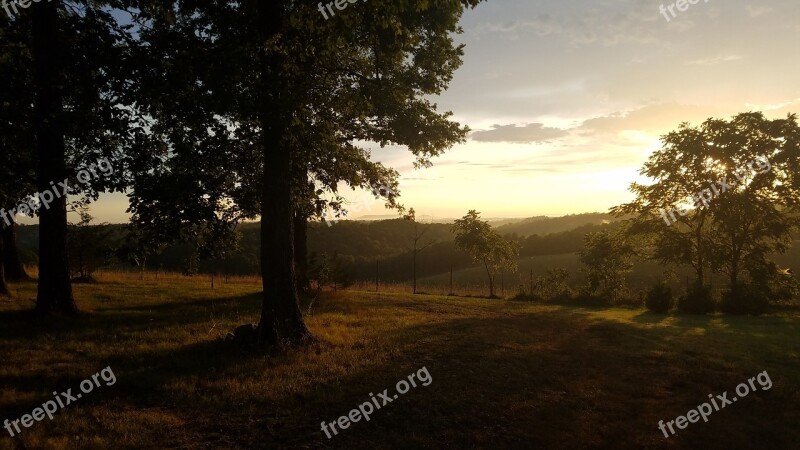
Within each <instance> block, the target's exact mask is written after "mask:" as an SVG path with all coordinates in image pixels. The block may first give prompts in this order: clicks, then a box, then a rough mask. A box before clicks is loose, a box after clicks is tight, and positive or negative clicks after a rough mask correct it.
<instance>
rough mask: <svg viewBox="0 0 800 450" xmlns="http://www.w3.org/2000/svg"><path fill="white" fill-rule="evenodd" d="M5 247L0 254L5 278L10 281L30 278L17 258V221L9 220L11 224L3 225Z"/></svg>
mask: <svg viewBox="0 0 800 450" xmlns="http://www.w3.org/2000/svg"><path fill="white" fill-rule="evenodd" d="M1 233H2V238H3V242H4V244H5V247H4V249H3V251H2V252H0V254H2V255H3V256H2V258H3V264H4V265H5V269H6V278H7V279H8V280H11V281H28V280H30V279H31V277H30V276H28V274H27V273H25V268H24V267H22V261H20V259H19V252H18V251H17V223H16V222H13V221H12V222H11V225H9V226H7V227H5V228H3V229H2V231H1Z"/></svg>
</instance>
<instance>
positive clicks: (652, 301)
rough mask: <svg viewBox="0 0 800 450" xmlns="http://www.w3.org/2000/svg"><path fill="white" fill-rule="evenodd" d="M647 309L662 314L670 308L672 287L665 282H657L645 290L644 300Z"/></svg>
mask: <svg viewBox="0 0 800 450" xmlns="http://www.w3.org/2000/svg"><path fill="white" fill-rule="evenodd" d="M644 304H645V306H647V309H649V310H650V311H653V312H657V313H661V314H664V313H666V312H668V311H669V310H670V309H672V289H670V288H669V286H667V285H666V284H663V283H662V284H657V285H655V286H653V287H651V288H650V289H649V290H648V291H647V297H645V300H644Z"/></svg>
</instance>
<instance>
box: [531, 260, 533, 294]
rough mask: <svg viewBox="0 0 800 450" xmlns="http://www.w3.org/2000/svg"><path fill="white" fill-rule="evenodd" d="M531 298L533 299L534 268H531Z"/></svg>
mask: <svg viewBox="0 0 800 450" xmlns="http://www.w3.org/2000/svg"><path fill="white" fill-rule="evenodd" d="M531 298H533V267H531Z"/></svg>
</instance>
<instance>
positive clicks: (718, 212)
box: [612, 113, 800, 285]
mask: <svg viewBox="0 0 800 450" xmlns="http://www.w3.org/2000/svg"><path fill="white" fill-rule="evenodd" d="M798 140H800V129H799V128H798V124H797V117H796V116H795V115H789V116H788V117H787V118H786V119H777V120H768V119H766V118H765V117H764V116H763V114H761V113H742V114H739V115H737V116H735V117H733V118H732V119H731V120H721V119H709V120H707V121H705V122H704V123H702V124H701V125H700V126H697V127H692V126H690V125H689V124H686V123H684V124H681V126H680V128H679V129H678V130H677V131H674V132H671V133H668V134H667V135H665V136H663V137H662V142H663V144H664V147H663V148H662V149H661V150H659V151H656V152H655V153H654V154H653V155H652V156H651V157H650V159H649V160H648V161H647V162H646V163H645V165H644V167H643V169H642V170H641V171H640V173H641V174H642V175H644V176H646V177H648V178H650V179H651V180H653V182H652V184H647V185H645V184H639V183H633V184H632V185H631V191H632V192H633V193H635V194H636V199H635V200H634V201H632V202H630V203H627V204H623V205H620V206H617V207H615V208H613V209H612V212H614V213H615V214H617V215H622V214H636V215H637V216H636V217H635V218H634V219H632V224H631V226H630V228H629V231H630V234H632V235H634V234H644V235H648V236H649V239H650V240H649V250H650V257H651V258H653V259H656V260H659V261H660V262H662V263H673V264H678V265H680V264H687V265H691V266H692V267H693V268H694V269H695V273H696V275H697V282H698V283H700V284H701V285H703V284H705V278H706V273H707V268H708V267H715V268H721V270H723V271H724V272H725V273H726V274H727V275H728V277H729V279H730V283H731V284H732V285H734V284H736V283H738V282H739V280H740V278H741V275H742V274H743V273H751V274H755V273H763V272H764V268H765V267H767V266H769V261H768V255H769V254H770V253H782V252H783V251H785V250H786V249H787V248H788V244H789V242H790V240H789V233H790V232H791V230H792V229H793V228H795V227H796V226H797V217H798V216H797V215H796V211H797V207H798V201H797V200H796V199H797V195H798V192H800V190H798V188H800V183H798V178H797V175H796V174H795V173H793V172H792V171H793V169H794V168H796V166H797V162H796V160H797V158H798V156H800V155H798V152H799V151H798ZM756 166H757V167H756Z"/></svg>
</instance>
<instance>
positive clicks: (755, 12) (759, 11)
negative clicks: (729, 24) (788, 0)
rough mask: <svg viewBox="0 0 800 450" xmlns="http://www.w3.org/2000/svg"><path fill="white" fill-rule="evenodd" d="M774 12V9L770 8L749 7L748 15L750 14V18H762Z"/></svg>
mask: <svg viewBox="0 0 800 450" xmlns="http://www.w3.org/2000/svg"><path fill="white" fill-rule="evenodd" d="M769 12H772V8H770V7H768V6H752V5H747V13H748V14H750V17H758V16H762V15H764V14H766V13H769Z"/></svg>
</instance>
